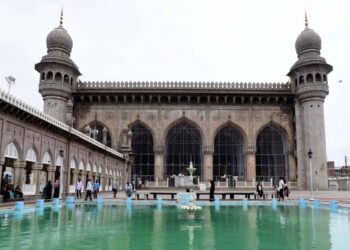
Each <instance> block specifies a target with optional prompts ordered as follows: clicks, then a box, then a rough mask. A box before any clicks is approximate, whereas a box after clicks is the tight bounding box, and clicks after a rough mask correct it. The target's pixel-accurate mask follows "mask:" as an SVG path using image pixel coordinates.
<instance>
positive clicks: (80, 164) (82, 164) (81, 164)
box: [79, 160, 84, 170]
mask: <svg viewBox="0 0 350 250" xmlns="http://www.w3.org/2000/svg"><path fill="white" fill-rule="evenodd" d="M79 170H84V162H83V161H82V160H81V161H80V162H79Z"/></svg>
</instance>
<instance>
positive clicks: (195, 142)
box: [164, 121, 202, 176]
mask: <svg viewBox="0 0 350 250" xmlns="http://www.w3.org/2000/svg"><path fill="white" fill-rule="evenodd" d="M165 145H166V153H165V154H166V161H165V171H164V173H165V176H172V175H179V174H183V175H188V173H187V171H186V168H187V167H188V166H189V163H190V162H191V161H192V162H193V165H194V167H195V168H197V170H196V172H195V175H196V176H201V166H202V139H201V135H200V133H199V131H198V130H197V129H196V128H195V127H194V126H193V125H191V124H190V123H189V122H187V121H181V122H179V123H177V124H176V125H174V126H173V127H172V128H171V129H170V131H169V132H168V134H167V137H166V140H165Z"/></svg>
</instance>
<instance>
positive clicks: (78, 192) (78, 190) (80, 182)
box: [75, 178, 83, 199]
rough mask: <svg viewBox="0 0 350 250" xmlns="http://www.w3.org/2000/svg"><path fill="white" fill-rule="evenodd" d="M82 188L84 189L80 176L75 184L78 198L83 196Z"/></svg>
mask: <svg viewBox="0 0 350 250" xmlns="http://www.w3.org/2000/svg"><path fill="white" fill-rule="evenodd" d="M82 189H83V182H82V181H81V179H80V178H79V179H78V181H77V183H76V184H75V190H76V191H77V199H79V198H81V191H82Z"/></svg>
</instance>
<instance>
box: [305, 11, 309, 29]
mask: <svg viewBox="0 0 350 250" xmlns="http://www.w3.org/2000/svg"><path fill="white" fill-rule="evenodd" d="M308 28H309V22H308V19H307V12H306V9H305V29H308Z"/></svg>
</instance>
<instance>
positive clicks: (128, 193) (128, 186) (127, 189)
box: [125, 182, 132, 197]
mask: <svg viewBox="0 0 350 250" xmlns="http://www.w3.org/2000/svg"><path fill="white" fill-rule="evenodd" d="M125 193H126V196H127V197H131V193H132V185H131V184H130V182H127V183H126V184H125Z"/></svg>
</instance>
